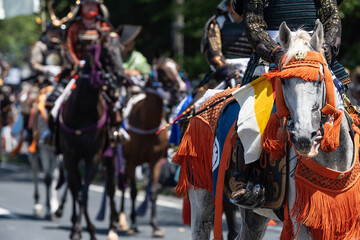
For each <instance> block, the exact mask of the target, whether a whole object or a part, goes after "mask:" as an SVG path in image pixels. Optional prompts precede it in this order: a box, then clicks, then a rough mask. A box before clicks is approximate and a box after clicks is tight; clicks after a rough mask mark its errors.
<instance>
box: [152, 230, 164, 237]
mask: <svg viewBox="0 0 360 240" xmlns="http://www.w3.org/2000/svg"><path fill="white" fill-rule="evenodd" d="M152 237H153V238H163V237H164V232H163V231H161V230H155V231H153V233H152Z"/></svg>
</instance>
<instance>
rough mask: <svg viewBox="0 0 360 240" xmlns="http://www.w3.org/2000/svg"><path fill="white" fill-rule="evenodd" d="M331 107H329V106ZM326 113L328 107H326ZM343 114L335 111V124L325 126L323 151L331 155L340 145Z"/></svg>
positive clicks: (327, 123) (328, 123)
mask: <svg viewBox="0 0 360 240" xmlns="http://www.w3.org/2000/svg"><path fill="white" fill-rule="evenodd" d="M327 106H329V105H327ZM324 109H325V110H324V111H325V112H326V106H325V107H324ZM342 116H343V112H342V111H341V110H335V111H334V114H333V123H330V122H326V123H325V124H324V136H323V139H322V140H321V145H320V146H321V150H322V151H324V152H326V153H329V152H332V151H335V150H336V149H337V147H338V146H339V144H340V140H339V138H340V125H341V120H342Z"/></svg>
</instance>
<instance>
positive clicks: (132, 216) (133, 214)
mask: <svg viewBox="0 0 360 240" xmlns="http://www.w3.org/2000/svg"><path fill="white" fill-rule="evenodd" d="M130 187H131V192H130V195H131V214H130V219H131V227H130V230H129V233H137V232H139V230H138V228H137V224H136V210H135V206H136V205H135V203H136V196H137V189H136V181H135V169H134V174H133V175H132V176H131V178H130Z"/></svg>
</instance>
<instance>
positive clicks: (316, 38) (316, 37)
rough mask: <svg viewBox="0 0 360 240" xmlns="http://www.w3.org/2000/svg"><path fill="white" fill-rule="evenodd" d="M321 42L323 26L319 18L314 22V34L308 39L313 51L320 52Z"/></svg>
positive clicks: (322, 41) (322, 39)
mask: <svg viewBox="0 0 360 240" xmlns="http://www.w3.org/2000/svg"><path fill="white" fill-rule="evenodd" d="M323 43H324V27H323V25H322V23H321V22H320V20H319V19H317V20H316V22H315V29H314V34H313V36H312V37H311V40H310V45H311V47H312V48H313V49H314V50H315V51H317V52H320V49H321V47H322V45H323Z"/></svg>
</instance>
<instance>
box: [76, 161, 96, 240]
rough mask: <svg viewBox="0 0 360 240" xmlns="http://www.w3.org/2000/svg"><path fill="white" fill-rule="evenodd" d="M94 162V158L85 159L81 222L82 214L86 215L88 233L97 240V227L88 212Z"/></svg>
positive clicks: (92, 239) (92, 238)
mask: <svg viewBox="0 0 360 240" xmlns="http://www.w3.org/2000/svg"><path fill="white" fill-rule="evenodd" d="M93 171H94V160H93V158H88V159H85V179H84V185H83V186H82V191H81V198H80V201H79V202H80V220H79V223H81V214H84V216H85V219H86V224H87V231H88V232H89V234H90V239H91V240H96V237H95V226H94V225H93V224H92V222H91V220H90V218H89V215H88V211H87V203H88V193H89V185H90V182H91V179H92V176H93V175H94V172H93Z"/></svg>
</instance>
